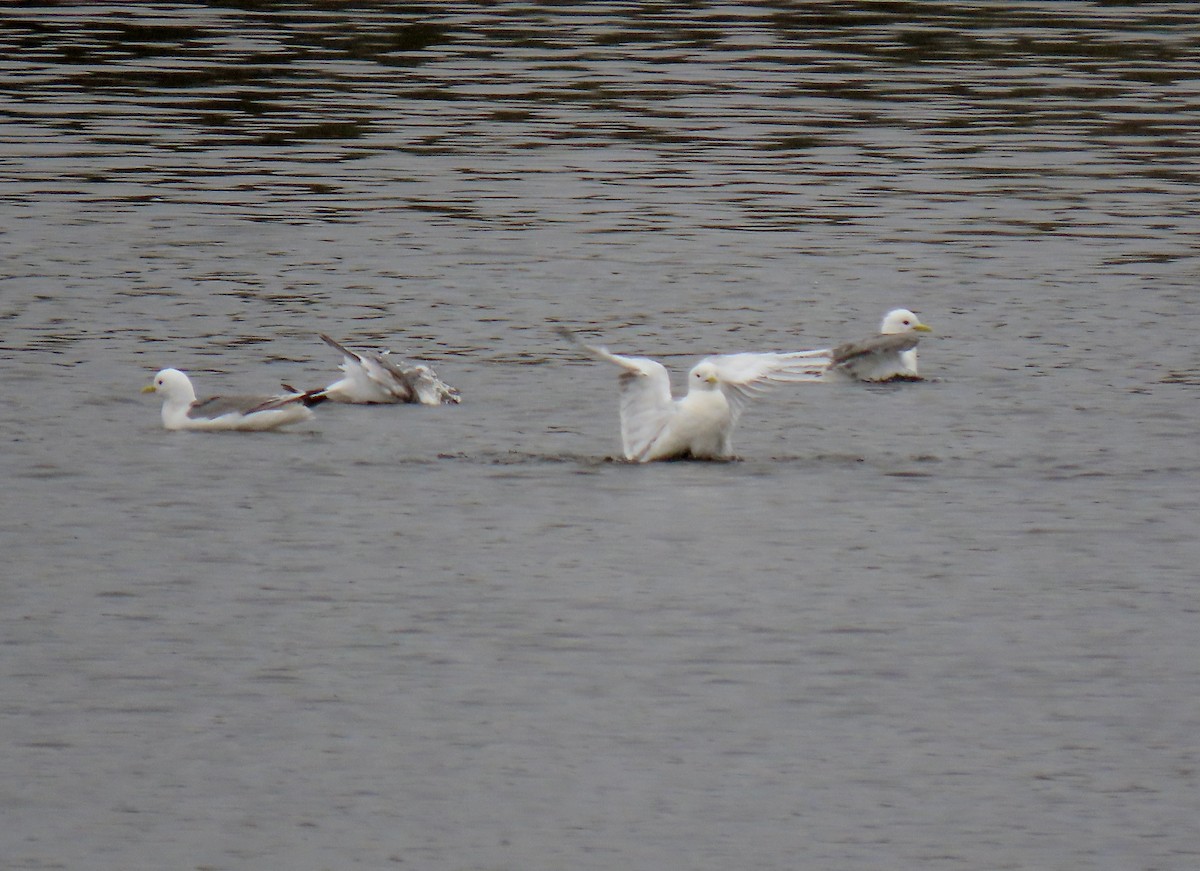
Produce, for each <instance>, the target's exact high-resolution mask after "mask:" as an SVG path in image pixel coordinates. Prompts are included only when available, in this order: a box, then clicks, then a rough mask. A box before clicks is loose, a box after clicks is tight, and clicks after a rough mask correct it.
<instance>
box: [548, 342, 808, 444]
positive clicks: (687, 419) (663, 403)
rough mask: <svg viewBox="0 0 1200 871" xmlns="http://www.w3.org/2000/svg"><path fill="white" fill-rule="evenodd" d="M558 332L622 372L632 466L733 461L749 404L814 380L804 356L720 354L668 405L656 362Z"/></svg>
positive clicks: (624, 431)
mask: <svg viewBox="0 0 1200 871" xmlns="http://www.w3.org/2000/svg"><path fill="white" fill-rule="evenodd" d="M557 329H558V333H559V334H560V335H562V336H564V337H565V338H567V339H570V340H571V341H572V342H574V343H575V344H576V345H578V346H579V347H580V348H581V349H582V350H583V351H584V352H585V353H586V354H588V356H590V357H593V358H594V359H596V360H602V361H604V362H606V363H613V364H615V365H616V366H619V367H620V368H621V374H620V375H619V376H618V384H619V385H620V397H621V441H622V444H623V449H624V454H625V459H627V460H631V461H634V462H638V463H648V462H651V461H653V460H672V459H695V460H726V459H731V458H732V457H733V445H732V436H733V430H734V427H735V426H736V425H737V422H738V418H739V417H740V416H741V413H742V410H743V409H744V408H745V406H746V404H747V403H748V402H749V401H750V400H751V399H753V398H755V397H757V396H758V395H760V394H761V393H763V392H764V391H765V390H766V389H767V388H768V387H770V386H773V385H775V384H780V383H784V382H795V381H814V380H817V379H818V378H819V377H820V375H819V372H818V373H817V374H814V371H813V365H812V358H811V357H810V356H809V354H808V352H803V351H801V352H797V353H793V354H787V353H744V354H722V355H717V356H712V357H705V358H704V359H703V360H701V361H700V362H699V363H697V364H696V365H695V366H694V367H693V368H692V370H691V372H689V373H688V392H687V395H685V396H683V397H681V398H678V399H673V398H672V396H671V378H670V375H669V374H668V372H667V370H666V367H664V366H663V365H662V364H661V363H659V362H658V361H656V360H651V359H649V358H648V357H626V356H622V355H620V354H614V353H612V352H611V351H609V350H608V349H607V348H605V347H603V346H601V345H588V344H586V343H584V342H582V341H581V340H580V339H579V338H578V337H577V336H576V335H575V334H574V333H573V332H571V331H570V330H569V329H567V328H566V327H558V328H557Z"/></svg>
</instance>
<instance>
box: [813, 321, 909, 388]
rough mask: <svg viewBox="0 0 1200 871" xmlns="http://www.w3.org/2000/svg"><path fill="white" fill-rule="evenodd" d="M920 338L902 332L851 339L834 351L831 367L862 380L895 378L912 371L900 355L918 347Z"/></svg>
mask: <svg viewBox="0 0 1200 871" xmlns="http://www.w3.org/2000/svg"><path fill="white" fill-rule="evenodd" d="M920 341H921V339H920V336H919V335H918V334H917V333H898V334H894V335H880V336H872V337H871V338H869V339H863V340H862V341H859V342H847V343H845V344H844V345H838V346H837V347H836V348H834V349H833V351H832V352H831V354H830V368H831V369H833V370H835V371H837V372H840V373H842V374H844V375H849V376H850V377H852V378H856V379H858V380H860V381H883V380H887V379H888V378H895V377H896V376H898V375H904V374H906V373H907V372H908V370H907V367H906V366H905V365H904V362H903V360H902V359H901V356H900V355H901V354H903V353H904V352H905V351H911V350H912V349H913V348H915V347H917V345H918V344H920ZM908 374H912V373H908Z"/></svg>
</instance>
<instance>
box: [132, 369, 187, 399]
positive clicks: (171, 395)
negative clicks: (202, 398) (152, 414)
mask: <svg viewBox="0 0 1200 871" xmlns="http://www.w3.org/2000/svg"><path fill="white" fill-rule="evenodd" d="M142 392H143V393H157V394H159V395H160V396H161V397H162V398H163V402H164V403H169V404H173V405H191V404H192V403H193V402H195V401H196V391H195V390H194V389H193V388H192V382H191V381H190V380H189V379H188V377H187V376H186V375H184V374H183V373H182V372H180V371H179V370H178V369H163V370H162V371H161V372H159V373H158V374H157V375H155V376H154V383H152V384H147V385H146V386H145V387H143V388H142Z"/></svg>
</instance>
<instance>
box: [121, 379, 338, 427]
mask: <svg viewBox="0 0 1200 871" xmlns="http://www.w3.org/2000/svg"><path fill="white" fill-rule="evenodd" d="M142 392H143V393H157V394H159V395H160V396H161V397H162V400H163V405H162V422H163V426H164V427H166V428H167V429H170V430H181V429H187V430H268V429H275V428H276V427H280V426H284V425H286V424H289V423H296V422H297V421H301V420H308V419H309V418H310V417H312V411H311V410H310V409H309V406H311V405H316V404H318V403H320V402H322V401H323V399H324V397H321V396H309V395H307V394H303V393H285V394H281V395H276V396H210V397H207V398H205V399H197V398H196V391H195V389H194V388H193V387H192V382H191V380H190V379H189V378H188V377H187V375H185V374H184V373H182V372H180V371H179V370H178V369H163V370H162V371H161V372H159V373H158V374H157V375H155V376H154V383H153V384H147V385H146V386H145V387H143V388H142Z"/></svg>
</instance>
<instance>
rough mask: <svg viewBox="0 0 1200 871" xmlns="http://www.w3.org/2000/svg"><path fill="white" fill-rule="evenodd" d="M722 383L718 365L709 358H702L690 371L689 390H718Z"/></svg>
mask: <svg viewBox="0 0 1200 871" xmlns="http://www.w3.org/2000/svg"><path fill="white" fill-rule="evenodd" d="M720 383H721V379H720V378H719V377H718V376H717V367H716V366H715V365H713V364H712V363H711V362H709V361H708V360H701V361H700V362H699V363H697V364H696V365H695V366H693V367H692V371H691V372H689V373H688V390H716V389H717V385H719V384H720Z"/></svg>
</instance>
